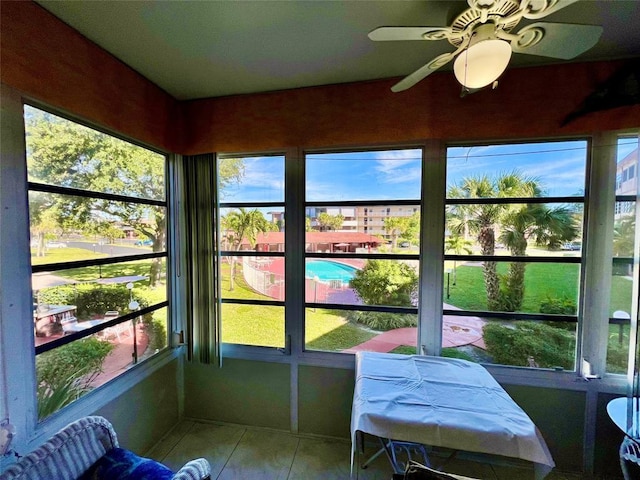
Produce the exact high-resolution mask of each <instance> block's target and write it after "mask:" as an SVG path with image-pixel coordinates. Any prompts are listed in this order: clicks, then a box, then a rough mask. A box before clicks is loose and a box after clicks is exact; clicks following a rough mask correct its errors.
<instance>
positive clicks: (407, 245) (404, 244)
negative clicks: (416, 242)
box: [400, 242, 411, 248]
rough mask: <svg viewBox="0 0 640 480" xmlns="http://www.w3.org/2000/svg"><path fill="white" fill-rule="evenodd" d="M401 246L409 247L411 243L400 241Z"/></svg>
mask: <svg viewBox="0 0 640 480" xmlns="http://www.w3.org/2000/svg"><path fill="white" fill-rule="evenodd" d="M400 246H401V247H402V248H409V247H410V246H411V243H409V242H400Z"/></svg>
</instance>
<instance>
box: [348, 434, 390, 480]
mask: <svg viewBox="0 0 640 480" xmlns="http://www.w3.org/2000/svg"><path fill="white" fill-rule="evenodd" d="M376 452H377V445H376V444H373V443H369V442H367V443H366V444H365V452H364V454H360V453H357V455H356V460H355V462H354V463H355V465H354V466H353V468H354V472H355V473H356V475H354V478H357V479H358V480H390V479H391V475H393V468H392V467H391V463H390V462H389V460H388V459H387V456H386V455H385V454H384V453H383V454H381V455H379V456H378V457H377V458H376V459H375V460H374V461H373V462H371V463H370V464H369V465H368V466H367V468H360V466H361V465H362V464H363V463H365V462H367V461H368V460H369V459H370V458H371V456H372V455H374V454H375V453H376Z"/></svg>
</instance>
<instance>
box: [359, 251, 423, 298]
mask: <svg viewBox="0 0 640 480" xmlns="http://www.w3.org/2000/svg"><path fill="white" fill-rule="evenodd" d="M350 284H351V286H352V287H353V288H354V290H355V291H356V293H357V295H358V296H359V297H360V298H361V299H362V301H363V302H364V303H366V304H367V305H389V306H403V307H408V306H411V305H412V298H413V297H415V292H416V291H417V288H418V274H417V273H416V272H415V270H414V268H413V267H411V266H410V265H407V264H406V263H403V262H398V261H395V260H369V261H368V262H367V264H366V265H365V266H364V268H363V269H362V270H358V271H357V272H356V274H355V276H354V277H353V279H352V280H351V282H350Z"/></svg>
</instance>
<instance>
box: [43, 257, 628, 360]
mask: <svg viewBox="0 0 640 480" xmlns="http://www.w3.org/2000/svg"><path fill="white" fill-rule="evenodd" d="M104 256H105V255H104V254H94V253H93V252H91V251H89V250H84V249H74V248H61V249H52V250H50V251H49V253H48V254H47V256H46V257H44V258H36V257H33V258H32V260H33V263H34V265H35V264H42V263H45V262H46V263H52V262H63V261H69V260H80V259H90V258H101V257H104ZM149 268H150V261H149V260H139V261H135V262H126V263H120V264H113V265H106V266H102V267H86V268H78V269H70V270H63V271H60V272H56V275H59V276H62V277H67V278H73V279H74V280H77V281H89V280H95V279H96V278H100V277H102V278H110V277H118V276H130V275H140V276H144V275H146V276H148V274H149ZM236 268H237V271H236V284H235V288H234V290H233V291H231V290H230V288H229V265H228V264H226V263H225V264H222V285H221V290H222V296H223V298H235V299H263V300H270V298H269V297H266V296H264V295H261V294H259V293H256V292H254V291H253V290H251V289H250V288H249V287H248V286H247V285H246V284H245V282H244V280H243V278H242V272H241V269H242V267H241V265H237V266H236ZM507 268H508V265H507V264H506V263H499V264H498V271H499V273H505V272H506V269H507ZM579 268H580V267H579V265H575V264H543V263H538V264H529V265H528V266H527V273H526V283H525V300H524V305H523V309H522V311H524V312H539V311H540V303H541V302H542V301H544V300H546V299H547V297H548V296H551V297H564V296H566V297H568V298H571V299H575V298H576V296H577V287H578V276H579ZM631 286H632V285H631V281H629V280H628V279H626V278H623V277H617V276H616V277H613V285H612V301H611V313H613V311H615V310H625V311H629V308H630V305H631ZM136 291H137V292H139V295H140V296H143V297H144V298H146V299H147V300H149V302H150V303H157V302H160V301H163V300H165V299H166V290H165V286H164V285H161V286H159V288H155V289H153V290H150V289H148V281H147V282H145V281H142V282H136V289H135V290H134V294H135V293H136ZM449 293H450V298H449V299H446V298H445V299H444V300H445V302H446V303H448V304H450V305H453V306H456V307H458V308H462V309H468V310H485V309H486V293H485V289H484V282H483V276H482V267H481V266H468V265H462V266H458V268H457V282H456V285H453V274H451V278H450V285H449ZM445 295H446V275H445ZM163 314H164V315H166V312H163ZM305 315H306V323H305V332H306V333H305V343H306V348H307V349H310V350H322V351H341V350H344V349H347V348H350V347H353V346H355V345H358V344H360V343H363V342H365V341H367V340H369V339H371V338H373V337H375V336H376V333H375V332H372V331H370V330H367V329H364V328H361V327H359V326H357V325H355V324H354V323H351V322H349V321H348V320H347V319H346V312H339V311H332V310H327V309H315V310H314V309H307V310H306V313H305ZM618 331H619V327H618V326H616V325H611V326H610V340H609V343H610V346H611V348H610V351H611V352H612V353H611V356H613V355H615V356H616V357H624V356H625V353H624V351H625V345H626V343H627V342H628V333H627V331H628V328H627V329H625V330H624V332H625V338H624V340H623V346H620V344H619V341H618ZM221 334H222V341H223V342H226V343H236V344H243V345H257V346H267V347H278V348H280V347H284V338H285V331H284V308H283V307H276V306H274V307H271V306H261V305H234V304H229V303H225V304H223V306H222V332H221ZM401 351H404V350H401Z"/></svg>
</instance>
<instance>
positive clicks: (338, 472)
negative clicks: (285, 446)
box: [289, 438, 351, 480]
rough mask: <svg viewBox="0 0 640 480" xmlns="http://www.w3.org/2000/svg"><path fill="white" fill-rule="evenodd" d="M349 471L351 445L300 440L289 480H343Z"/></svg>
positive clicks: (337, 442) (328, 441) (345, 442)
mask: <svg viewBox="0 0 640 480" xmlns="http://www.w3.org/2000/svg"><path fill="white" fill-rule="evenodd" d="M350 470H351V444H350V443H349V442H347V441H344V442H340V441H332V440H319V439H308V438H301V439H300V442H299V444H298V451H297V452H296V456H295V459H294V460H293V465H292V466H291V473H290V474H289V480H297V479H304V480H316V479H317V480H321V479H322V480H345V479H348V478H349V474H350Z"/></svg>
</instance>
